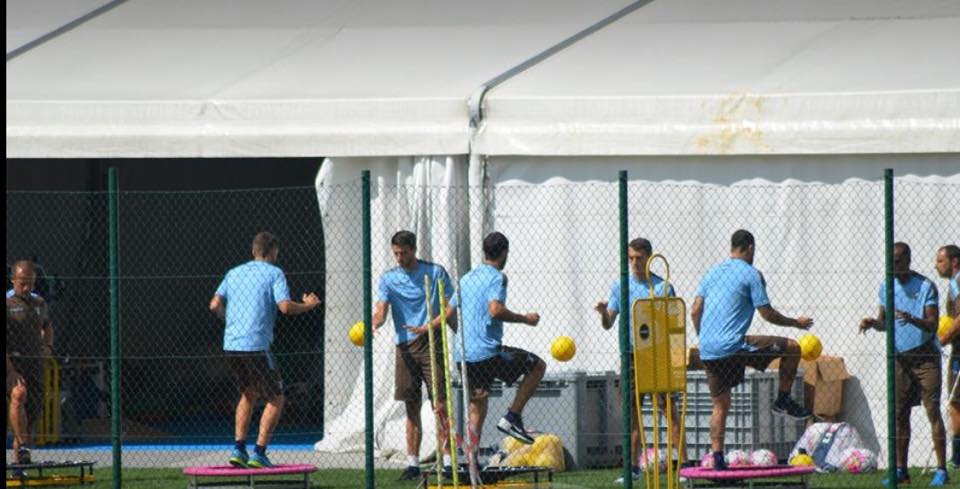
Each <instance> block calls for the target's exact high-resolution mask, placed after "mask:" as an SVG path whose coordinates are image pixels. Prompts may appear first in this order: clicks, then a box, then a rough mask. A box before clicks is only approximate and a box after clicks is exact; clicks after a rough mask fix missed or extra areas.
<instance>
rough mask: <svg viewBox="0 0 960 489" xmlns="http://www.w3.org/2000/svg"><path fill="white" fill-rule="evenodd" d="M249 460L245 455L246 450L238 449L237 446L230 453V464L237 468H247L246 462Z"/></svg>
mask: <svg viewBox="0 0 960 489" xmlns="http://www.w3.org/2000/svg"><path fill="white" fill-rule="evenodd" d="M249 460H250V456H249V455H247V451H246V450H240V449H239V448H234V449H233V453H231V454H230V465H232V466H234V467H236V468H238V469H245V468H247V462H248V461H249Z"/></svg>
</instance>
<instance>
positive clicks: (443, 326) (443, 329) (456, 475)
mask: <svg viewBox="0 0 960 489" xmlns="http://www.w3.org/2000/svg"><path fill="white" fill-rule="evenodd" d="M437 294H438V295H439V296H440V340H441V342H442V343H443V380H444V382H443V383H444V390H445V392H446V401H447V403H446V407H447V433H448V434H449V435H450V462H451V464H452V467H451V468H452V469H453V470H452V472H453V488H454V489H460V466H459V465H457V434H456V432H455V431H454V430H453V400H452V399H451V398H450V393H451V392H452V391H453V382H452V380H451V379H450V346H449V343H448V340H447V304H446V302H447V301H446V298H447V296H446V295H445V294H444V293H443V279H440V280H439V281H438V282H437Z"/></svg>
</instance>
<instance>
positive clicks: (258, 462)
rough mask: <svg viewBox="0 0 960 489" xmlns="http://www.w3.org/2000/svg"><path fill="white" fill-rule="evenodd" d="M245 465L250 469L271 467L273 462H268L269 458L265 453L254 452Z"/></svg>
mask: <svg viewBox="0 0 960 489" xmlns="http://www.w3.org/2000/svg"><path fill="white" fill-rule="evenodd" d="M247 467H250V468H252V469H270V468H273V464H272V463H271V462H270V459H269V458H267V454H266V453H264V454H262V455H261V454H259V453H256V452H254V453H253V456H252V457H250V460H248V461H247Z"/></svg>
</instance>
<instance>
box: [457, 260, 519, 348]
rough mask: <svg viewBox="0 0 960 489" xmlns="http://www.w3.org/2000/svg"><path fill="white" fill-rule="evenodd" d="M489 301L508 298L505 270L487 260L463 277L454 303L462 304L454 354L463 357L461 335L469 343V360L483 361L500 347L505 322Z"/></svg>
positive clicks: (467, 344) (502, 300)
mask: <svg viewBox="0 0 960 489" xmlns="http://www.w3.org/2000/svg"><path fill="white" fill-rule="evenodd" d="M490 301H498V302H501V303H503V304H506V302H507V284H506V283H505V281H504V276H503V273H502V272H500V270H497V269H496V268H495V267H493V266H491V265H488V264H486V263H484V264H483V265H480V266H478V267H477V268H474V269H473V270H470V272H469V273H467V274H466V275H464V276H463V278H461V279H460V294H459V296H458V297H454V298H453V300H452V301H451V304H452V305H453V306H454V307H456V306H457V305H458V304H459V305H460V316H459V318H458V319H459V327H458V328H457V334H456V336H454V342H455V343H454V345H453V358H454V359H455V360H457V361H460V359H461V358H462V357H461V355H460V335H461V334H463V335H465V336H464V343H466V346H465V349H466V360H467V361H468V362H471V363H474V362H482V361H484V360H486V359H488V358H492V357H493V356H494V355H496V354H497V353H498V352H499V351H500V345H501V343H502V341H503V322H502V321H499V320H496V319H493V318H492V317H490V309H489V304H490Z"/></svg>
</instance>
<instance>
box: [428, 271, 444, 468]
mask: <svg viewBox="0 0 960 489" xmlns="http://www.w3.org/2000/svg"><path fill="white" fill-rule="evenodd" d="M423 290H424V295H425V296H426V301H427V341H428V342H429V343H430V388H431V392H432V393H433V405H432V406H430V409H431V410H433V414H434V416H433V417H434V421H435V424H436V425H437V428H438V430H439V428H440V423H439V422H437V421H439V420H438V419H436V418H437V415H436V414H437V412H436V410H435V408H436V403H437V402H438V399H439V398H438V397H437V393H438V392H437V349H436V347H435V346H434V345H433V326H432V325H431V323H432V322H433V301H432V300H431V294H430V292H431V291H430V275H424V276H423ZM436 438H437V439H436V444H437V464H436V466H437V487H443V469H442V468H443V448H442V447H441V444H440V437H439V436H437V437H436Z"/></svg>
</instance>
